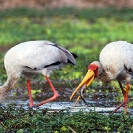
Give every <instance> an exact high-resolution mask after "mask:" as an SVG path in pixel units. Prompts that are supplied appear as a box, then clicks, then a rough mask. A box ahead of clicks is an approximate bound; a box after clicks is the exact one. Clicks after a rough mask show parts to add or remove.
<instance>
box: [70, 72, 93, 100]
mask: <svg viewBox="0 0 133 133" xmlns="http://www.w3.org/2000/svg"><path fill="white" fill-rule="evenodd" d="M94 77H95V73H94V71H92V70H88V72H87V73H86V76H85V77H84V78H83V80H82V81H81V83H80V84H79V86H78V87H77V88H76V89H75V90H74V92H73V93H72V95H71V97H70V100H72V98H73V96H74V95H75V94H76V92H77V91H78V90H79V89H81V87H82V86H83V85H85V86H86V87H88V86H89V85H90V84H91V82H92V81H93V80H94Z"/></svg>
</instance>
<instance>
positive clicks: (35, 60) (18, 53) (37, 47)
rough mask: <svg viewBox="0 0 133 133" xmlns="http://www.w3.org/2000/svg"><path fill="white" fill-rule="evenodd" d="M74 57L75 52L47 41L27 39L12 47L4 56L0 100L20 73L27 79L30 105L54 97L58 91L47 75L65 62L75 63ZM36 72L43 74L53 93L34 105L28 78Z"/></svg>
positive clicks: (48, 100) (12, 85)
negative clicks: (4, 75) (50, 96)
mask: <svg viewBox="0 0 133 133" xmlns="http://www.w3.org/2000/svg"><path fill="white" fill-rule="evenodd" d="M75 57H76V55H75V54H71V53H70V52H69V51H68V50H66V49H65V48H63V47H61V46H58V45H57V44H55V43H52V42H49V41H29V42H24V43H20V44H18V45H16V46H14V47H12V48H11V49H10V50H9V51H8V52H7V53H6V55H5V58H4V65H5V69H6V72H7V76H8V79H7V81H6V83H5V84H4V85H3V86H1V87H0V102H1V101H2V100H3V99H4V97H5V96H6V95H7V93H8V92H9V91H10V90H11V89H12V88H13V87H14V85H15V84H16V82H17V80H18V78H19V77H20V76H21V74H24V76H25V77H26V80H27V88H28V94H29V99H30V107H32V106H40V105H42V104H45V103H47V102H50V101H52V100H54V99H56V98H57V97H58V93H57V92H56V90H55V89H54V87H53V85H52V83H51V82H50V80H49V75H50V73H51V72H52V71H53V70H56V69H60V68H62V67H64V66H65V65H66V64H67V63H71V64H73V65H75V64H76V61H75ZM36 74H42V75H44V76H45V78H46V80H47V82H48V83H49V85H50V87H51V89H52V91H53V93H54V95H53V97H52V98H49V99H47V100H45V101H43V102H41V103H39V104H37V105H34V103H33V100H32V95H31V88H30V78H31V77H32V76H34V75H36Z"/></svg>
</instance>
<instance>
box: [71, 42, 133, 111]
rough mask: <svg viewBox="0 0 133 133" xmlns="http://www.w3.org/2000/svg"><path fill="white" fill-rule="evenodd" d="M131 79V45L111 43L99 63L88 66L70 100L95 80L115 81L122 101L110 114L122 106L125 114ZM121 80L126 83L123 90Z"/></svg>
mask: <svg viewBox="0 0 133 133" xmlns="http://www.w3.org/2000/svg"><path fill="white" fill-rule="evenodd" d="M132 77H133V45H132V44H131V43H128V42H126V41H116V42H111V43H109V44H107V45H106V46H105V47H104V48H103V49H102V51H101V52H100V56H99V61H94V62H92V63H91V64H90V65H89V66H88V72H87V74H86V76H85V77H84V79H83V80H82V82H81V83H80V84H79V86H78V87H77V88H76V89H75V90H74V92H73V93H72V95H71V97H70V100H71V99H72V98H73V96H74V95H75V93H76V92H77V91H78V90H79V89H80V88H82V91H83V90H85V89H86V87H88V86H89V85H90V84H91V82H92V81H93V80H94V79H95V78H98V79H100V80H101V81H102V82H107V83H108V82H110V81H112V80H117V81H118V83H119V86H120V88H121V90H122V94H123V97H124V100H123V102H122V103H121V104H120V105H119V106H117V107H116V109H115V110H114V111H113V112H112V113H115V112H116V111H117V110H118V109H119V108H120V107H121V106H123V105H124V106H125V107H124V110H125V112H126V111H127V103H128V90H129V87H130V81H131V79H132ZM122 80H125V81H126V89H125V90H124V89H123V87H122V84H121V81H122ZM84 86H85V87H84ZM83 88H84V89H83Z"/></svg>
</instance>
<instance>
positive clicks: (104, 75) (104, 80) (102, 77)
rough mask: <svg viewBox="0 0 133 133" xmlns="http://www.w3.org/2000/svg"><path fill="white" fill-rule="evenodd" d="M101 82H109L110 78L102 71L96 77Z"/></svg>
mask: <svg viewBox="0 0 133 133" xmlns="http://www.w3.org/2000/svg"><path fill="white" fill-rule="evenodd" d="M97 78H98V79H100V80H101V81H102V82H110V81H111V80H112V78H111V77H110V76H109V75H108V73H107V72H106V71H105V70H104V69H103V70H102V72H101V73H100V74H99V75H98V76H97Z"/></svg>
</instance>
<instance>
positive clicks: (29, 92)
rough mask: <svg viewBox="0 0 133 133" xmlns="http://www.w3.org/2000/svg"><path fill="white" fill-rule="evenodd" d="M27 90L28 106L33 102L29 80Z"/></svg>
mask: <svg viewBox="0 0 133 133" xmlns="http://www.w3.org/2000/svg"><path fill="white" fill-rule="evenodd" d="M27 90H28V95H29V99H30V107H32V106H33V105H34V103H33V99H32V94H31V88H30V80H27Z"/></svg>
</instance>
